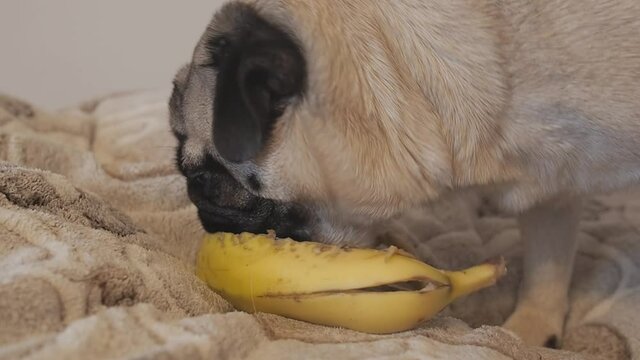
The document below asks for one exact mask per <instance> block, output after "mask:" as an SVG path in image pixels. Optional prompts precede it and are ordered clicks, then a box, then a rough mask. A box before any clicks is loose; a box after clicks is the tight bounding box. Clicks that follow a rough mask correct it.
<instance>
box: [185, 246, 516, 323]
mask: <svg viewBox="0 0 640 360" xmlns="http://www.w3.org/2000/svg"><path fill="white" fill-rule="evenodd" d="M196 270H197V275H198V276H199V277H200V278H201V279H202V280H204V281H205V282H206V283H207V284H208V285H209V287H211V288H212V289H213V290H215V291H216V292H218V293H219V294H220V295H222V296H223V297H224V298H225V299H227V300H228V301H229V302H230V303H231V304H232V305H233V306H234V307H235V308H236V309H238V310H242V311H246V312H250V313H254V312H265V313H271V314H277V315H281V316H285V317H289V318H293V319H298V320H303V321H307V322H311V323H315V324H320V325H327V326H337V327H344V328H348V329H352V330H357V331H361V332H366V333H375V334H387V333H394V332H400V331H405V330H410V329H413V328H415V327H417V326H418V325H420V324H421V323H422V322H424V321H425V320H428V319H430V318H431V317H433V316H434V315H436V314H437V313H438V312H440V311H441V310H442V309H444V308H445V307H446V306H447V305H448V304H449V303H451V302H452V301H453V300H455V299H457V298H460V297H462V296H465V295H468V294H470V293H472V292H475V291H478V290H480V289H482V288H485V287H487V286H491V285H493V284H495V282H496V281H497V279H498V278H499V277H501V276H502V275H503V274H504V273H505V272H506V268H505V264H504V261H499V262H495V263H486V264H483V265H478V266H475V267H472V268H469V269H467V270H463V271H443V270H439V269H436V268H434V267H431V266H429V265H427V264H425V263H423V262H421V261H419V260H418V259H416V258H414V257H412V256H411V255H409V254H407V253H404V252H402V251H398V250H397V249H395V248H392V249H389V250H387V251H384V250H373V249H349V248H340V247H337V246H330V245H325V244H320V243H314V242H296V241H293V240H291V239H276V238H275V236H274V235H256V234H249V233H243V234H239V235H236V234H229V233H216V234H210V235H207V236H206V237H205V239H204V241H203V244H202V247H201V249H200V251H199V254H198V259H197V264H196Z"/></svg>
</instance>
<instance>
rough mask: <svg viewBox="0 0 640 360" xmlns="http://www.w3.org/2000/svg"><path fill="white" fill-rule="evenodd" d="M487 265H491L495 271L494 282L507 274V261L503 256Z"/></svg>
mask: <svg viewBox="0 0 640 360" xmlns="http://www.w3.org/2000/svg"><path fill="white" fill-rule="evenodd" d="M488 263H489V264H491V265H493V266H494V267H495V269H496V275H495V278H496V280H498V279H500V278H501V277H503V276H504V275H506V273H507V261H506V260H505V258H504V256H500V257H498V258H495V259H492V260H489V261H488Z"/></svg>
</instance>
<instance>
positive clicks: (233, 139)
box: [170, 0, 438, 246]
mask: <svg viewBox="0 0 640 360" xmlns="http://www.w3.org/2000/svg"><path fill="white" fill-rule="evenodd" d="M264 3H266V4H277V3H279V1H275V0H274V1H272V2H269V1H264V2H263V5H264ZM291 4H297V5H300V4H302V5H304V3H303V2H291ZM345 4H346V5H348V4H347V2H345ZM323 6H324V5H323ZM276 8H277V7H276ZM325 8H327V9H329V11H331V10H330V9H331V7H327V6H325ZM255 9H256V8H254V7H252V6H251V5H246V4H240V3H235V2H232V3H230V4H229V5H227V6H225V7H224V8H222V9H221V11H220V12H218V13H217V14H216V15H215V17H214V19H213V21H212V23H211V24H210V25H209V27H208V28H207V30H206V31H205V33H204V35H203V36H202V38H201V40H200V42H199V44H198V45H197V47H196V49H195V51H194V56H193V59H192V62H191V63H190V64H189V65H187V66H185V67H184V68H182V69H181V70H180V71H179V73H178V74H177V76H176V78H175V81H174V91H173V94H172V97H171V101H170V109H171V126H172V130H173V132H174V134H175V136H176V138H177V139H178V143H179V146H178V149H177V165H178V167H179V169H180V170H181V171H182V173H183V174H184V176H185V177H186V179H187V185H188V191H189V195H190V198H191V200H192V201H193V202H194V204H195V205H196V206H197V207H198V213H199V216H200V220H201V222H202V224H203V226H204V227H205V229H206V230H207V231H209V232H216V231H229V232H241V231H250V232H257V233H261V232H265V231H267V230H269V229H273V230H275V231H276V233H277V235H278V236H280V237H292V238H294V239H297V240H306V239H313V240H315V241H324V242H329V243H345V242H346V243H349V244H351V245H356V246H357V245H372V244H373V238H374V235H375V233H376V231H377V230H376V225H381V224H382V222H383V220H387V219H389V218H390V217H392V216H393V215H395V214H397V213H398V212H399V211H400V210H402V209H404V208H407V204H408V203H410V202H412V201H416V200H415V199H417V198H419V197H420V195H418V196H416V195H415V194H420V193H421V192H423V190H424V186H423V183H419V182H418V181H415V182H413V181H412V180H411V179H413V178H420V179H421V180H422V178H423V176H422V175H421V174H420V173H419V170H416V169H417V167H416V166H415V164H413V163H412V164H409V163H408V162H410V161H419V160H421V159H419V156H418V157H416V156H415V155H411V154H409V155H407V154H405V153H403V152H394V150H393V148H394V146H395V147H397V148H401V149H403V151H404V150H407V149H408V150H411V149H412V146H413V145H414V144H412V143H411V142H410V141H406V140H404V139H403V140H400V141H399V140H398V139H401V138H402V133H400V132H398V131H407V132H408V133H412V134H415V133H419V132H422V131H423V129H422V128H419V129H417V128H410V127H408V126H404V124H402V125H403V126H402V127H399V128H398V129H401V130H398V129H392V130H389V125H388V124H386V125H385V124H383V123H381V122H379V121H378V119H379V118H380V117H381V116H382V115H381V112H382V111H378V110H376V108H375V107H374V106H369V105H371V104H373V101H372V100H371V99H372V98H373V95H372V91H370V90H369V89H368V88H366V87H365V86H363V83H362V81H358V80H357V79H356V80H353V79H349V78H347V77H345V76H343V75H346V76H351V75H352V74H355V73H356V72H357V71H359V72H360V74H359V75H360V79H365V80H366V79H367V77H369V76H370V75H372V74H373V75H372V76H371V77H370V78H368V79H369V80H370V81H372V82H373V83H374V85H376V84H377V83H383V84H388V81H391V80H384V79H383V80H380V82H378V80H377V78H375V76H377V75H376V71H378V72H379V73H380V74H381V75H380V76H383V75H384V74H385V71H387V70H386V69H387V68H386V66H385V65H384V63H380V62H379V61H378V57H377V55H376V54H374V55H375V56H371V57H370V61H371V64H370V65H367V64H365V63H363V61H364V60H363V59H360V58H356V57H354V56H352V55H349V54H348V51H350V50H348V49H349V48H350V47H351V46H365V48H363V49H366V46H367V45H366V44H365V43H364V42H363V41H355V40H347V41H343V43H342V45H341V46H343V48H340V46H338V45H336V42H334V40H335V39H338V38H337V37H340V38H342V35H341V34H336V33H334V34H332V35H331V36H337V37H336V38H333V39H332V38H331V37H330V36H321V37H319V38H317V39H318V41H315V40H310V38H314V37H315V36H318V35H317V33H314V32H313V31H308V32H306V33H305V34H304V35H301V34H300V32H301V30H300V29H303V28H305V21H307V20H301V19H297V23H296V25H295V26H287V25H286V24H285V25H283V22H284V23H286V21H287V20H286V18H287V16H286V15H283V16H272V17H271V19H267V18H268V17H265V16H264V15H261V13H259V12H258V11H257V10H255ZM263 10H264V9H263ZM301 13H302V14H307V15H309V16H311V15H314V14H313V12H309V11H306V10H305V11H302V12H301ZM325 15H326V14H325ZM314 16H315V15H314ZM332 16H333V14H329V15H328V16H327V19H328V20H326V21H332V20H333V19H332ZM278 19H279V20H278ZM283 19H285V20H284V21H283ZM276 20H277V21H276ZM276 22H278V24H276ZM292 28H295V29H298V30H292ZM354 33H357V32H354ZM310 34H315V35H310ZM303 40H304V41H303ZM321 41H324V42H325V45H323V46H325V48H326V49H329V48H332V51H334V54H328V53H324V50H322V49H321V50H318V49H319V47H318V46H317V45H316V44H319V43H320V42H321ZM334 45H335V46H334ZM312 51H313V52H314V53H313V54H311V53H310V52H312ZM363 51H364V50H363ZM380 64H382V65H380ZM349 66H351V67H352V68H353V69H355V70H354V71H351V70H350V68H349ZM373 66H381V68H379V69H375V68H371V67H373ZM387 73H388V72H387ZM392 80H397V82H398V83H399V84H400V83H402V79H392ZM380 88H381V89H384V88H385V87H384V86H382V87H380ZM382 98H384V99H390V97H388V96H386V97H385V96H383V97H382ZM409 100H410V101H411V104H412V106H414V107H419V106H422V103H421V101H422V100H420V99H418V98H416V100H413V99H409ZM367 106H369V107H367ZM394 106H395V107H394ZM402 106H403V104H402V103H400V102H398V103H397V104H393V103H390V102H386V103H383V104H382V105H381V106H380V108H383V109H384V111H388V112H389V113H390V114H391V115H390V116H395V115H394V114H393V112H394V111H396V114H397V111H400V109H401V108H402ZM425 106H426V104H425ZM420 110H422V109H420ZM422 113H424V111H422ZM423 123H424V122H421V123H420V124H421V125H420V126H423V125H422V124H423ZM427 124H428V123H427ZM425 131H426V130H425ZM389 132H392V134H391V135H390V134H389ZM429 144H437V142H435V141H432V142H429ZM403 156H405V158H403ZM427 163H428V161H427ZM433 167H434V168H435V169H437V168H438V167H437V166H433ZM411 171H413V172H415V173H416V174H417V176H411V175H412V174H407V173H408V172H411Z"/></svg>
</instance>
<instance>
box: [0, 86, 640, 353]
mask: <svg viewBox="0 0 640 360" xmlns="http://www.w3.org/2000/svg"><path fill="white" fill-rule="evenodd" d="M167 97H168V92H167V91H157V92H141V93H130V94H119V95H113V96H109V97H106V98H103V99H98V100H95V101H91V102H88V103H85V104H82V105H80V106H78V107H76V108H71V109H64V110H61V111H57V112H55V113H45V112H42V111H40V110H38V109H37V108H35V107H33V106H32V105H30V104H28V103H25V102H22V101H18V100H15V99H12V98H10V97H6V96H1V97H0V359H155V358H161V359H174V358H175V359H199V358H200V359H299V358H332V359H365V358H373V359H420V358H422V359H582V358H587V359H589V358H600V359H631V358H640V331H639V330H640V287H639V286H638V285H639V283H640V276H639V272H638V266H639V262H640V235H639V233H638V226H640V192H638V191H631V190H630V191H626V192H622V193H618V194H612V195H608V196H604V197H600V198H597V199H593V200H591V201H590V202H589V204H588V207H587V210H586V211H585V214H584V219H583V222H582V227H581V229H582V230H581V234H580V236H581V247H580V254H579V257H578V259H577V267H576V273H575V276H574V279H573V286H572V291H571V302H572V306H571V311H570V314H569V317H568V322H567V336H566V338H565V341H564V344H563V350H562V351H559V350H549V349H543V348H535V347H527V346H525V345H523V343H522V342H521V341H520V340H519V339H518V338H517V337H516V336H515V335H513V334H511V333H509V332H507V331H506V330H503V329H501V328H500V327H498V326H496V325H499V324H500V323H502V321H504V319H505V318H506V316H507V315H508V314H509V312H510V311H511V309H512V308H513V306H514V302H515V296H516V295H515V294H516V288H517V285H518V278H519V275H520V267H519V262H518V259H519V257H520V246H519V244H518V241H519V236H518V232H517V229H516V227H515V222H514V220H513V219H511V218H509V217H507V216H503V215H501V214H500V213H498V212H496V211H494V210H493V209H492V207H491V206H490V204H487V203H485V202H483V201H482V200H481V199H479V198H476V197H474V196H466V195H465V196H464V197H463V196H460V197H457V198H450V199H443V200H442V201H441V202H439V203H437V204H433V206H431V207H430V208H428V209H424V210H420V211H418V210H416V211H415V212H414V213H412V214H408V216H406V217H405V218H403V219H400V220H398V221H397V222H396V223H395V224H393V225H392V226H391V227H390V228H389V233H388V234H383V236H382V237H381V239H382V240H384V241H386V242H387V243H389V244H395V245H397V246H399V247H402V248H404V249H406V250H408V251H411V252H414V253H416V254H418V255H420V256H422V257H423V258H424V259H425V260H426V261H428V262H429V263H431V264H433V265H435V266H439V267H443V268H460V267H464V266H468V265H472V264H475V263H478V262H481V261H483V260H485V259H487V258H493V257H495V256H498V255H504V256H506V257H507V258H508V260H509V262H510V263H509V265H510V267H509V272H508V274H507V276H506V277H505V278H504V279H503V280H502V281H501V282H500V283H499V284H498V285H497V286H496V287H493V288H490V289H486V290H483V291H482V292H480V293H478V294H476V295H473V296H471V297H468V298H466V299H464V300H461V301H458V302H457V303H455V304H453V305H452V306H451V307H450V308H448V309H447V310H446V311H444V312H443V313H442V314H441V315H440V316H438V317H437V318H436V319H434V320H433V321H430V322H428V323H426V324H424V326H422V327H421V328H419V329H417V330H415V331H411V332H407V333H402V334H395V335H390V336H373V335H366V334H361V333H357V332H352V331H347V330H344V329H336V328H328V327H321V326H315V325H311V324H307V323H304V322H298V321H293V320H288V319H284V318H280V317H277V316H273V315H267V314H258V315H255V316H254V315H249V314H245V313H241V312H235V311H233V309H232V307H231V306H230V305H229V304H228V303H226V302H225V301H224V300H223V299H222V298H220V297H219V296H218V295H216V294H215V293H213V292H212V291H210V290H209V289H208V288H207V287H206V286H205V285H204V284H203V283H202V282H201V281H199V280H198V279H197V278H196V277H195V276H194V274H193V272H194V259H195V253H196V251H197V249H198V245H199V240H200V239H201V237H202V235H203V231H202V229H201V228H200V226H199V223H198V221H197V218H196V214H195V209H194V208H193V207H192V206H191V205H190V203H189V201H188V199H187V196H186V192H185V186H184V181H183V179H182V178H181V176H179V175H178V174H177V173H176V171H175V170H174V166H173V157H174V150H173V147H174V140H173V138H172V136H171V134H170V132H169V129H168V124H167V111H166V100H167ZM389 311H393V309H389ZM540 316H544V314H540Z"/></svg>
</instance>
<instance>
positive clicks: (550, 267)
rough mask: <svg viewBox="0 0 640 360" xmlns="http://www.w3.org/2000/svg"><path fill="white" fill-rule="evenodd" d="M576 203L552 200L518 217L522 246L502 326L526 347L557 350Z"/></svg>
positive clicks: (574, 232) (570, 267) (578, 204)
mask: <svg viewBox="0 0 640 360" xmlns="http://www.w3.org/2000/svg"><path fill="white" fill-rule="evenodd" d="M580 208H581V201H580V200H577V199H567V198H563V199H562V200H556V201H553V202H548V203H544V204H541V205H538V206H536V207H534V208H533V209H530V210H528V211H526V212H525V213H523V214H521V215H520V217H519V218H518V221H519V225H520V232H521V236H522V239H523V241H524V243H525V245H524V246H525V249H524V250H525V252H524V257H523V261H524V264H523V279H522V283H521V288H520V293H519V298H518V303H517V305H516V309H515V311H514V312H513V314H512V315H511V316H510V317H509V319H508V320H507V322H506V323H505V325H504V326H505V327H506V328H508V329H510V330H512V331H514V332H516V333H517V334H518V335H520V336H521V337H522V338H523V340H524V341H525V342H526V343H528V344H530V345H545V346H548V347H558V346H559V342H560V341H561V337H562V331H563V327H564V321H565V316H566V312H567V310H568V291H569V286H570V283H571V275H572V272H573V260H574V258H575V253H576V243H577V231H578V222H579V220H580Z"/></svg>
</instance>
